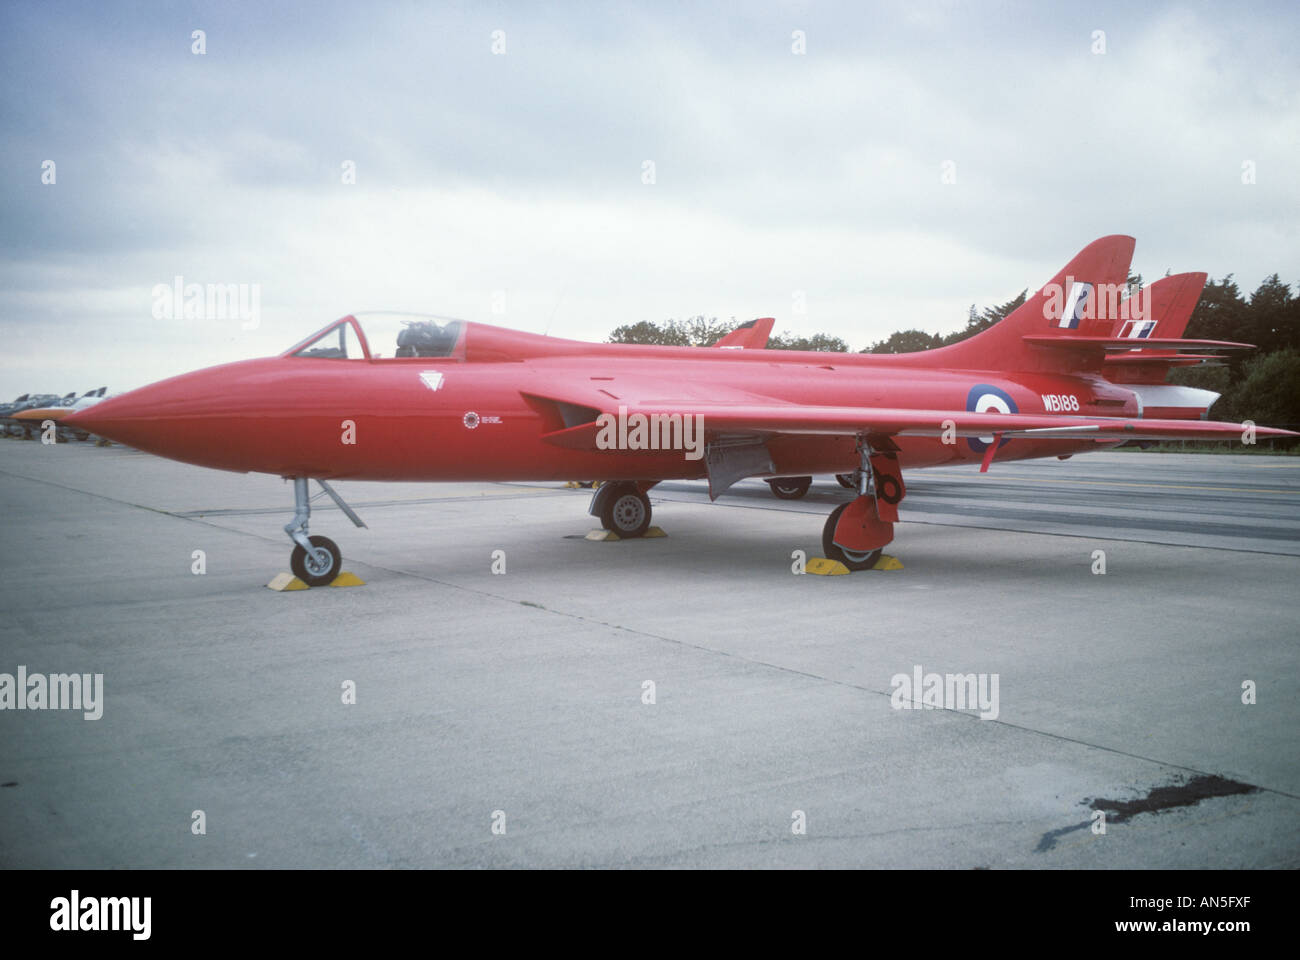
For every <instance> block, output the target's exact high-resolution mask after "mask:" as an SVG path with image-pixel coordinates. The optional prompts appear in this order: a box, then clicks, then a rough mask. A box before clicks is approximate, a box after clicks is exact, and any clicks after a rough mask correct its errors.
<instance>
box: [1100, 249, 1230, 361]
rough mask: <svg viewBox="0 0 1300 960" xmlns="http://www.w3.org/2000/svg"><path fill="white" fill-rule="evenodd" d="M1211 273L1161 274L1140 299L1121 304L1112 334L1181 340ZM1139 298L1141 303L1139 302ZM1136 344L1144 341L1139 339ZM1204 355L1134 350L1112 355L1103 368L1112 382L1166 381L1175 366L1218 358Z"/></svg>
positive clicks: (1121, 337) (1173, 351)
mask: <svg viewBox="0 0 1300 960" xmlns="http://www.w3.org/2000/svg"><path fill="white" fill-rule="evenodd" d="M1207 279H1208V275H1207V274H1204V273H1177V274H1174V275H1173V276H1171V277H1161V278H1160V279H1159V280H1157V281H1156V282H1155V283H1153V284H1151V286H1149V287H1147V288H1146V289H1145V290H1143V291H1142V293H1141V296H1140V297H1138V298H1130V299H1129V300H1126V301H1125V302H1124V303H1123V304H1121V309H1120V319H1118V320H1117V321H1116V323H1115V327H1114V329H1113V331H1112V333H1111V335H1112V336H1114V337H1116V338H1117V339H1126V340H1134V341H1140V340H1147V339H1150V338H1152V337H1159V338H1161V339H1165V338H1169V339H1177V338H1180V337H1182V335H1183V332H1184V331H1185V330H1186V329H1187V322H1188V321H1189V320H1191V318H1192V311H1193V310H1195V309H1196V304H1197V302H1198V301H1199V300H1200V298H1201V290H1202V289H1204V287H1205V281H1206V280H1207ZM1135 301H1137V302H1135ZM1133 346H1135V347H1141V346H1142V344H1141V343H1138V342H1135V343H1134V344H1133ZM1217 359H1218V358H1217V357H1210V356H1205V355H1202V354H1188V353H1179V352H1178V351H1177V350H1148V349H1145V348H1143V349H1141V350H1135V351H1130V352H1129V353H1126V354H1121V355H1119V356H1109V357H1107V358H1106V362H1105V364H1104V365H1103V367H1102V369H1103V371H1104V372H1105V376H1106V379H1107V380H1110V381H1111V382H1112V383H1152V384H1155V383H1164V382H1165V375H1166V374H1167V373H1168V372H1169V371H1170V369H1172V368H1173V367H1180V366H1194V365H1196V364H1201V363H1206V362H1211V361H1213V360H1217Z"/></svg>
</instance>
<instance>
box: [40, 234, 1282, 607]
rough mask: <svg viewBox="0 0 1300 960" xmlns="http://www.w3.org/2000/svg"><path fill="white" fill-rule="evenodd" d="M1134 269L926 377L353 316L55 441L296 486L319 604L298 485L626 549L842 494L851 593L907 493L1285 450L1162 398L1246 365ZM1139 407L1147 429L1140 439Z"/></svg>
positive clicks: (841, 538)
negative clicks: (356, 488)
mask: <svg viewBox="0 0 1300 960" xmlns="http://www.w3.org/2000/svg"><path fill="white" fill-rule="evenodd" d="M1133 245H1134V241H1133V239H1132V238H1131V237H1124V236H1111V237H1103V238H1102V239H1100V240H1097V241H1095V242H1094V243H1092V244H1089V245H1088V246H1087V247H1086V248H1084V249H1083V250H1082V251H1081V252H1080V253H1079V254H1078V256H1076V257H1075V258H1074V259H1073V260H1071V261H1070V263H1069V264H1068V265H1067V266H1066V267H1065V268H1063V269H1062V270H1061V272H1060V273H1058V274H1057V275H1056V276H1055V277H1054V278H1053V279H1052V281H1051V282H1050V283H1048V284H1047V285H1046V286H1044V287H1043V288H1042V289H1041V290H1039V291H1038V292H1036V293H1034V294H1033V295H1032V296H1030V297H1029V298H1028V299H1027V300H1026V302H1025V303H1024V305H1023V306H1021V307H1020V308H1019V309H1017V310H1016V311H1014V312H1013V313H1011V314H1010V315H1009V316H1007V317H1006V318H1005V319H1003V320H1002V321H1001V322H999V323H998V324H996V325H995V326H993V327H991V328H990V329H988V330H985V331H984V332H982V333H980V334H977V335H976V336H974V337H971V338H969V339H967V340H964V341H962V342H960V343H956V344H953V345H951V346H947V347H942V348H939V349H935V350H929V351H925V352H921V353H908V354H896V355H877V354H854V353H849V354H839V353H817V352H800V351H775V350H764V349H754V347H755V346H761V344H762V343H765V342H766V339H767V334H768V332H769V331H770V330H771V324H772V321H771V319H763V320H759V321H753V322H752V323H750V324H747V325H745V327H743V328H742V329H741V330H738V331H736V332H733V334H731V335H730V336H728V337H727V338H726V340H724V341H723V342H722V344H721V346H722V349H699V348H694V347H659V346H638V345H630V344H608V343H601V344H592V343H581V342H578V341H573V340H562V339H558V338H552V337H547V336H539V335H536V334H530V333H522V332H517V331H511V330H505V329H501V328H499V327H494V326H490V325H486V324H479V323H467V322H462V321H459V320H448V321H447V322H445V323H440V322H438V320H440V319H442V318H434V319H429V318H416V319H411V318H408V319H405V320H403V319H402V318H401V316H400V315H392V314H369V315H367V314H363V315H356V316H347V317H344V318H343V319H341V320H338V321H336V322H335V323H332V324H330V325H329V326H327V327H325V328H324V329H323V330H321V331H320V332H319V333H316V334H314V335H312V336H311V337H309V338H308V339H306V340H304V341H303V342H301V343H299V344H298V345H296V346H294V347H292V348H291V349H289V350H287V351H286V352H285V353H283V354H281V355H280V356H278V357H273V358H266V359H261V360H246V361H243V362H240V363H231V364H225V365H222V366H218V367H212V368H209V369H206V370H200V371H198V372H195V373H189V374H185V375H183V376H179V377H173V378H172V379H170V380H164V381H162V382H160V383H156V384H153V385H151V386H147V387H143V388H141V389H139V390H135V391H132V392H130V393H126V394H123V395H121V396H118V397H115V398H110V399H107V400H104V401H103V402H102V403H99V404H97V405H96V406H93V407H91V408H89V409H87V410H85V411H81V412H78V413H77V414H75V415H74V416H72V417H69V418H68V419H67V420H65V421H64V422H65V424H66V425H67V426H70V427H74V428H76V429H82V430H89V431H91V432H93V433H97V434H100V435H101V436H105V437H109V438H111V439H113V440H118V441H120V442H122V443H125V444H129V445H131V446H134V447H137V448H139V449H141V450H145V451H148V452H151V453H155V454H158V455H160V456H164V457H170V458H172V459H175V460H181V461H185V462H187V463H194V464H199V465H200V466H205V467H213V468H216V469H221V470H234V471H239V472H249V471H253V472H258V473H270V474H276V475H279V476H282V477H285V478H289V479H292V480H293V481H294V495H295V500H296V511H295V514H294V517H293V520H292V521H290V523H288V524H287V525H286V526H285V532H286V533H288V534H289V536H290V538H291V539H292V540H293V541H294V544H295V548H294V550H293V554H292V557H291V566H292V568H293V571H294V573H295V574H296V575H297V576H298V577H300V578H301V579H303V580H305V581H306V582H307V583H309V584H311V585H313V586H315V585H319V584H324V583H328V582H330V581H331V580H332V579H333V578H334V577H335V576H336V575H337V574H338V573H339V572H340V570H341V566H340V564H341V562H342V558H341V556H340V553H339V549H338V547H337V546H336V545H335V544H334V542H333V541H331V540H329V539H328V538H326V537H321V536H312V535H310V534H309V531H308V521H309V519H310V515H311V499H312V498H311V496H310V494H309V490H308V484H309V482H310V481H311V480H317V481H319V482H320V484H321V486H322V488H323V489H324V491H325V492H326V493H328V494H329V495H330V496H331V498H333V499H334V500H335V502H336V503H337V504H338V505H339V507H340V508H341V509H343V510H344V512H345V513H346V514H347V515H348V517H349V518H350V519H351V520H352V522H353V523H355V524H356V525H357V526H364V524H362V523H361V521H360V519H359V518H357V516H356V514H355V513H353V512H352V510H351V509H349V508H348V506H347V505H346V504H345V503H344V502H343V500H342V499H341V498H340V497H339V496H338V494H337V493H335V492H334V490H333V488H332V487H331V486H330V485H329V481H331V480H389V481H412V480H420V481H437V480H452V481H519V480H533V481H537V480H568V479H571V478H574V477H579V478H603V479H604V480H606V481H608V482H606V483H605V484H604V485H603V486H601V487H600V488H599V489H598V490H597V491H596V494H595V496H594V498H593V500H592V504H591V507H590V512H591V513H592V514H593V515H595V516H597V517H599V518H600V519H601V522H602V523H603V524H604V526H605V527H606V528H607V529H610V530H613V531H615V532H616V533H618V534H619V535H620V536H624V537H635V536H639V535H641V534H642V533H644V532H645V530H646V529H647V527H648V526H649V524H650V501H649V499H648V498H647V496H646V491H648V490H649V489H650V488H651V487H653V486H654V485H655V484H656V483H658V482H659V481H661V480H668V479H701V478H707V480H708V481H709V492H710V495H711V496H712V497H714V498H716V497H717V496H718V495H719V494H721V493H722V492H723V491H724V490H726V489H727V488H728V487H730V486H731V485H732V484H733V483H735V482H736V481H738V480H740V479H742V478H744V477H765V478H771V477H799V476H804V475H809V474H816V473H835V474H846V473H849V474H853V475H854V476H855V477H856V480H857V491H858V496H857V498H856V499H855V500H853V501H852V502H851V503H847V504H844V505H842V506H840V507H838V508H836V509H835V511H834V512H833V513H831V515H830V517H829V518H828V519H827V521H826V524H825V528H824V531H823V535H822V545H823V548H824V550H825V552H826V554H827V555H828V556H829V557H831V558H833V559H836V560H839V561H840V562H842V563H844V564H845V565H846V566H848V567H849V568H850V569H854V570H861V569H867V568H869V567H871V566H872V565H874V563H875V562H876V560H877V559H878V558H879V556H880V552H881V549H882V548H883V547H884V546H885V545H886V544H887V543H889V542H890V541H891V540H892V539H893V525H894V523H895V522H896V521H897V520H898V504H899V502H900V501H901V500H902V499H903V497H904V495H905V493H906V487H905V485H904V483H903V477H902V470H904V469H910V468H917V467H930V466H937V465H941V464H952V463H962V462H970V461H974V462H979V463H981V469H983V470H987V469H988V466H989V464H990V463H991V462H992V461H993V460H994V459H995V458H996V459H998V460H1024V459H1030V458H1034V457H1061V458H1065V457H1069V456H1071V455H1073V454H1076V453H1085V452H1087V451H1090V450H1101V449H1106V448H1108V447H1111V446H1114V445H1116V444H1119V443H1122V442H1124V441H1126V440H1133V439H1166V438H1170V439H1195V440H1241V439H1244V438H1247V437H1248V436H1257V437H1280V436H1296V434H1293V433H1291V432H1289V431H1285V430H1275V429H1269V428H1266V427H1252V426H1251V425H1249V424H1246V425H1243V424H1237V423H1218V422H1210V421H1206V420H1204V419H1200V418H1203V417H1204V416H1205V415H1206V412H1207V410H1208V407H1209V404H1210V403H1212V402H1213V399H1214V396H1215V395H1214V394H1210V393H1208V392H1206V391H1192V390H1186V389H1185V388H1179V387H1174V386H1169V385H1166V384H1165V383H1164V382H1163V381H1164V376H1163V373H1164V372H1165V371H1167V370H1168V369H1169V368H1171V367H1173V366H1177V365H1182V364H1186V363H1193V362H1202V359H1203V358H1204V357H1205V356H1206V355H1205V354H1204V353H1203V351H1205V350H1223V349H1233V348H1248V347H1249V345H1248V344H1238V343H1226V342H1220V341H1202V340H1183V339H1178V337H1177V335H1178V334H1181V332H1182V325H1183V324H1185V323H1186V314H1189V313H1190V309H1191V307H1190V304H1194V303H1195V296H1194V295H1192V294H1189V293H1188V289H1189V288H1188V286H1187V285H1188V284H1189V283H1191V284H1194V283H1195V282H1196V281H1197V280H1199V281H1200V282H1201V283H1203V282H1204V275H1202V274H1181V275H1179V276H1178V277H1176V278H1168V280H1167V281H1163V291H1160V290H1156V285H1153V287H1152V288H1149V289H1151V290H1153V291H1155V292H1156V293H1158V294H1160V299H1161V306H1160V311H1161V312H1164V313H1168V314H1169V316H1170V317H1171V318H1172V322H1174V325H1175V326H1177V331H1176V333H1175V336H1174V337H1173V338H1169V337H1156V336H1153V334H1154V333H1156V332H1158V331H1157V330H1155V329H1153V327H1152V325H1151V324H1152V322H1153V321H1152V319H1151V317H1152V316H1159V314H1158V313H1157V312H1156V311H1155V310H1153V309H1152V305H1151V304H1150V303H1147V304H1145V305H1144V304H1143V302H1142V297H1134V298H1131V299H1122V297H1123V293H1124V292H1126V291H1125V288H1124V283H1125V281H1126V279H1127V276H1128V269H1129V262H1130V260H1131V258H1132V254H1133ZM1196 292H1197V293H1199V286H1198V287H1196ZM1189 296H1190V298H1191V299H1190V303H1189V302H1188V297H1189ZM1148 299H1151V298H1148ZM1148 311H1149V312H1148ZM1126 314H1131V315H1129V316H1126ZM1154 324H1155V326H1156V327H1158V326H1159V325H1160V321H1159V320H1156V321H1155V322H1154ZM385 331H387V332H385ZM728 348H730V349H728ZM1187 349H1192V350H1195V351H1198V352H1197V353H1192V354H1188V353H1184V352H1182V351H1184V350H1187ZM1117 381H1119V382H1117ZM1151 400H1156V401H1158V402H1155V403H1151V402H1150V401H1151ZM1148 406H1156V407H1159V409H1160V411H1161V412H1162V414H1163V416H1161V417H1160V418H1158V419H1153V418H1144V417H1143V411H1144V407H1148ZM1171 412H1172V413H1173V414H1175V415H1174V416H1170V415H1169V414H1170V413H1171ZM1189 416H1195V417H1197V419H1189V418H1188V417H1189ZM1252 430H1253V435H1252V434H1251V431H1252Z"/></svg>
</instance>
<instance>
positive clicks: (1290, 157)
mask: <svg viewBox="0 0 1300 960" xmlns="http://www.w3.org/2000/svg"><path fill="white" fill-rule="evenodd" d="M1133 7H1136V9H1133ZM195 30H202V31H204V38H203V42H204V44H205V47H206V52H204V53H202V54H196V53H194V52H193V46H194V44H195V40H194V39H192V34H193V32H194V31H195ZM497 31H500V33H496V32H497ZM795 31H802V37H803V41H802V42H803V45H804V49H805V51H806V52H804V53H796V52H795V51H794V48H796V47H797V46H798V45H799V43H800V41H799V40H798V39H797V38H796V36H795ZM1096 31H1104V38H1100V37H1099V36H1098V35H1097V34H1096ZM1297 36H1300V6H1298V5H1296V4H1294V3H1277V4H1264V3H1252V4H1249V5H1242V6H1241V7H1240V8H1238V7H1234V6H1229V5H1224V4H1210V3H1163V4H1162V3H1150V4H1147V3H1144V4H1139V5H1130V4H1128V3H1113V4H1112V3H1096V2H1089V3H1080V4H1066V5H1059V6H1058V5H1055V4H1050V5H1049V4H1038V3H1026V4H1023V5H1021V4H991V3H988V4H984V3H934V4H926V3H919V2H910V0H908V2H899V3H877V4H870V5H868V4H862V3H846V4H842V5H840V4H823V3H798V2H796V3H770V4H748V3H747V4H735V3H727V4H718V5H716V6H715V7H713V8H711V9H710V10H704V9H700V8H697V7H695V6H693V5H685V4H674V3H666V2H654V3H646V4H644V5H639V6H634V5H631V4H622V3H620V4H610V5H608V6H601V5H595V4H586V3H582V4H578V3H572V4H561V3H556V4H550V5H541V4H532V3H529V4H523V3H520V4H513V3H455V4H443V3H421V4H414V3H412V4H373V5H372V4H366V3H355V2H346V3H311V4H306V3H304V4H301V5H297V4H267V3H260V2H259V3H190V4H184V3H179V4H178V3H173V4H157V5H155V4H144V3H140V4H125V3H113V2H105V3H90V2H86V3H79V4H57V3H54V4H52V3H45V2H42V3H17V2H14V0H5V2H4V4H3V6H2V7H0V71H2V72H3V79H4V83H3V88H2V90H3V92H2V93H0V120H2V122H0V153H2V155H3V162H4V168H5V177H4V181H3V187H2V188H0V335H2V336H3V344H4V346H3V349H4V360H3V361H2V362H0V399H9V398H11V397H12V396H14V395H16V394H18V393H19V392H22V391H27V390H33V391H50V392H55V391H57V392H65V391H67V390H74V389H75V390H77V391H78V392H81V391H83V390H86V389H90V388H92V387H97V386H99V385H101V384H107V385H108V386H109V388H110V390H112V391H116V390H121V389H126V388H130V387H134V386H139V385H141V384H143V383H146V382H149V381H151V380H155V379H159V378H161V377H164V376H169V375H172V374H176V373H181V372H184V371H186V370H190V369H194V368H197V367H202V366H207V365H210V364H213V363H219V362H224V361H227V360H236V359H243V358H247V357H255V356H264V355H268V354H272V353H278V352H280V351H282V350H284V349H285V348H287V347H288V346H290V345H291V344H292V343H294V342H295V341H297V340H299V339H301V338H302V337H303V336H305V335H306V334H307V333H309V332H311V331H312V330H314V329H316V328H317V327H320V326H322V325H323V324H325V323H326V322H327V321H329V320H331V319H334V318H336V317H339V316H342V315H344V314H346V313H349V312H352V311H359V310H367V309H370V310H375V309H388V310H410V311H419V312H429V313H437V314H445V315H453V316H459V317H464V318H466V319H471V320H480V321H486V322H493V323H500V324H502V325H504V326H510V327H516V328H519V329H524V330H532V331H537V332H544V331H549V332H550V333H551V334H552V335H556V336H566V337H575V338H581V339H596V340H601V339H604V338H606V337H607V336H608V335H609V333H610V331H611V330H612V329H613V328H614V327H616V326H618V325H620V324H624V323H631V322H635V321H639V320H655V321H663V320H666V319H668V318H682V317H686V316H691V315H695V314H705V315H707V316H718V317H721V318H728V317H733V316H734V317H736V318H738V319H740V320H744V319H749V318H752V317H757V316H775V317H776V319H777V323H776V329H777V331H783V330H789V331H792V332H795V333H798V334H811V333H816V332H828V333H831V334H835V335H838V336H840V337H843V338H844V339H845V340H847V341H848V342H849V343H850V344H851V345H852V347H853V348H854V349H860V348H861V347H863V346H866V345H867V344H869V343H870V342H872V341H874V340H878V339H882V338H884V337H885V336H887V335H888V334H889V333H891V332H893V331H894V330H897V329H902V328H908V327H920V328H922V329H925V330H928V331H931V332H948V331H950V330H953V329H956V328H958V327H960V326H961V325H963V323H964V321H965V316H966V311H967V309H968V307H969V306H970V304H971V303H976V304H979V305H980V306H984V305H989V304H992V303H996V302H1000V301H1003V300H1006V299H1009V298H1010V297H1012V296H1014V295H1015V294H1017V293H1019V292H1020V290H1022V289H1023V288H1025V287H1027V286H1031V285H1033V286H1037V285H1039V284H1041V283H1043V282H1045V281H1046V280H1048V279H1050V278H1051V276H1052V274H1053V273H1054V272H1055V271H1056V270H1057V269H1058V268H1059V267H1060V266H1062V265H1063V264H1065V262H1066V261H1067V260H1068V259H1069V258H1070V257H1071V256H1072V255H1073V254H1074V253H1075V252H1076V251H1077V250H1079V249H1080V248H1081V247H1083V246H1084V245H1085V244H1087V243H1088V242H1090V241H1092V240H1094V239H1095V238H1097V237H1099V236H1103V235H1105V234H1110V233H1126V234H1131V235H1133V236H1135V237H1137V240H1138V244H1137V252H1136V254H1135V259H1134V268H1135V269H1136V270H1138V271H1140V272H1142V273H1143V274H1145V275H1146V276H1147V277H1148V278H1152V277H1155V276H1158V275H1160V274H1163V273H1164V272H1165V271H1166V270H1167V269H1173V270H1174V271H1176V272H1177V271H1182V270H1206V271H1209V272H1210V274H1211V275H1212V276H1214V277H1216V278H1217V277H1220V276H1222V275H1224V274H1227V273H1234V274H1235V275H1236V277H1237V279H1238V282H1239V284H1240V285H1241V286H1242V287H1243V288H1244V289H1245V290H1246V291H1250V290H1253V289H1254V288H1255V286H1257V285H1258V283H1259V282H1260V281H1261V280H1262V279H1263V278H1264V277H1265V276H1267V275H1268V274H1271V273H1274V272H1278V273H1280V274H1281V275H1282V279H1283V280H1284V281H1287V282H1292V283H1294V282H1295V281H1297V280H1300V257H1297V252H1298V250H1300V232H1298V231H1300V220H1298V214H1300V56H1298V55H1297V53H1296V51H1295V42H1296V37H1297ZM1102 42H1104V52H1098V51H1099V50H1100V44H1101V43H1102ZM494 44H495V46H496V51H497V52H494V49H493V48H494ZM502 51H503V52H502ZM46 161H53V162H54V168H53V170H54V182H53V183H43V182H42V178H43V176H45V177H46V179H48V169H49V168H48V165H47V164H46ZM348 162H351V163H352V164H354V165H355V183H345V182H343V181H344V165H345V164H346V163H348ZM647 162H650V163H653V174H654V176H653V182H652V183H647V182H645V180H647V179H649V177H648V175H647V174H648V171H649V169H650V168H649V167H647ZM1244 164H1251V165H1253V167H1251V169H1253V172H1254V180H1255V182H1254V183H1243V176H1244V174H1243V170H1244V167H1243V165H1244ZM945 173H947V174H949V176H948V179H955V182H950V183H945V182H944V179H945ZM1246 179H1250V178H1249V177H1248V176H1247V177H1246ZM177 276H180V277H183V278H184V281H185V282H186V283H200V284H208V283H216V284H249V285H253V284H256V285H258V288H257V289H258V294H259V297H260V301H259V303H260V317H259V323H258V325H257V327H256V329H251V330H250V329H244V328H245V326H248V324H244V323H241V322H240V319H239V318H237V317H233V316H226V317H207V318H201V319H190V320H186V319H184V318H182V317H177V318H173V319H156V318H155V317H154V315H153V311H152V307H153V305H154V295H153V291H154V288H155V286H156V285H158V284H168V285H170V284H171V283H172V282H173V278H174V277H177ZM250 289H251V287H250ZM801 303H802V304H803V305H804V307H805V310H804V312H802V313H800V312H799V306H800V304H801Z"/></svg>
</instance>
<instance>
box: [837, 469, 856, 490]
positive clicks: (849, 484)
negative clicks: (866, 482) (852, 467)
mask: <svg viewBox="0 0 1300 960" xmlns="http://www.w3.org/2000/svg"><path fill="white" fill-rule="evenodd" d="M835 479H836V480H838V481H839V484H840V486H841V487H844V488H845V489H848V490H856V489H858V482H857V481H856V480H854V479H853V474H851V473H837V474H835Z"/></svg>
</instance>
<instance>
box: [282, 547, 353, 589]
mask: <svg viewBox="0 0 1300 960" xmlns="http://www.w3.org/2000/svg"><path fill="white" fill-rule="evenodd" d="M310 539H311V545H312V546H313V547H316V548H318V549H321V550H324V551H325V552H326V553H328V554H329V565H328V566H326V567H324V568H319V569H318V568H317V567H316V565H315V564H314V563H312V564H311V565H310V566H309V565H308V562H307V551H306V550H304V549H303V548H302V547H301V546H295V547H294V548H293V553H292V554H291V555H290V557H289V569H290V570H292V571H293V575H294V576H295V577H297V578H298V579H299V580H301V581H302V582H303V583H305V584H307V586H309V587H323V586H325V585H326V584H328V583H330V582H331V581H333V579H334V578H335V577H337V576H338V575H339V574H340V573H342V572H343V555H342V554H341V553H339V548H338V544H336V543H335V542H334V541H333V540H331V539H330V538H329V537H311V538H310Z"/></svg>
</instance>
